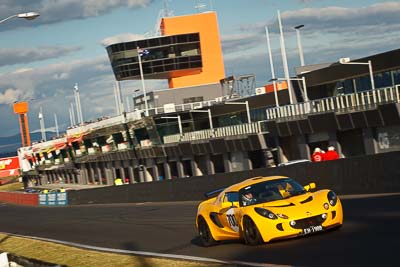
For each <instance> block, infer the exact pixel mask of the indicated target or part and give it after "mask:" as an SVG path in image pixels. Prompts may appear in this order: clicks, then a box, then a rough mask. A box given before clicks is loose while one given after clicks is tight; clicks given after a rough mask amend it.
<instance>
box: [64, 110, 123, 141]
mask: <svg viewBox="0 0 400 267" xmlns="http://www.w3.org/2000/svg"><path fill="white" fill-rule="evenodd" d="M124 122H125V118H124V115H119V116H115V117H111V118H107V119H103V120H99V121H96V122H90V123H88V124H86V125H81V126H78V127H76V128H71V129H67V136H73V135H75V134H81V133H85V132H89V131H93V130H96V129H101V128H104V127H110V126H113V125H118V124H121V123H124Z"/></svg>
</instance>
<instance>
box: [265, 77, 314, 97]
mask: <svg viewBox="0 0 400 267" xmlns="http://www.w3.org/2000/svg"><path fill="white" fill-rule="evenodd" d="M274 80H275V81H286V78H275V79H270V80H269V81H270V82H272V81H274ZM289 80H290V81H301V82H302V83H303V91H304V102H308V101H309V99H308V92H307V85H306V78H305V77H304V76H303V77H301V78H292V77H291V78H289Z"/></svg>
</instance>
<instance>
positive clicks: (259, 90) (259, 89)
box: [256, 87, 265, 95]
mask: <svg viewBox="0 0 400 267" xmlns="http://www.w3.org/2000/svg"><path fill="white" fill-rule="evenodd" d="M262 94H265V87H257V88H256V95H262Z"/></svg>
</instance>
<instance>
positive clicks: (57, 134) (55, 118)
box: [54, 113, 60, 138]
mask: <svg viewBox="0 0 400 267" xmlns="http://www.w3.org/2000/svg"><path fill="white" fill-rule="evenodd" d="M54 124H55V126H56V136H57V138H58V136H60V132H59V131H58V121H57V114H56V113H54Z"/></svg>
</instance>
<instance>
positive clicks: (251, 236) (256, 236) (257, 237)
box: [243, 217, 263, 246]
mask: <svg viewBox="0 0 400 267" xmlns="http://www.w3.org/2000/svg"><path fill="white" fill-rule="evenodd" d="M243 235H244V241H245V242H246V244H247V245H251V246H255V245H259V244H262V243H263V239H262V237H261V234H260V231H258V228H257V225H256V224H255V223H254V222H253V220H252V219H251V218H250V217H244V218H243Z"/></svg>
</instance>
